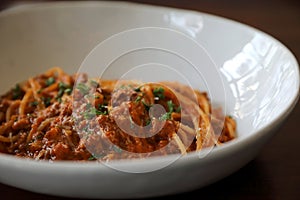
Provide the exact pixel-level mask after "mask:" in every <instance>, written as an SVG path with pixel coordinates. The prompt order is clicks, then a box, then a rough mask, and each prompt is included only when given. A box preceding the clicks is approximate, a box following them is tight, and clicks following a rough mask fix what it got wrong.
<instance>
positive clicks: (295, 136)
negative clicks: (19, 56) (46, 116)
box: [0, 0, 300, 200]
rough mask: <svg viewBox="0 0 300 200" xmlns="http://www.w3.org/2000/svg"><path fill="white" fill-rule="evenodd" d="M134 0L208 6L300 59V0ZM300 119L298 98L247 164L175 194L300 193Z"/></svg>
mask: <svg viewBox="0 0 300 200" xmlns="http://www.w3.org/2000/svg"><path fill="white" fill-rule="evenodd" d="M14 2H19V1H9V0H1V1H0V9H4V8H6V7H8V6H11V5H12V3H14ZM132 2H139V3H147V4H153V5H163V6H169V7H176V8H183V9H190V10H196V11H201V12H207V13H211V14H215V15H219V16H223V17H226V18H230V19H233V20H236V21H239V22H242V23H245V24H248V25H251V26H253V27H256V28H258V29H260V30H262V31H264V32H266V33H268V34H270V35H272V36H274V37H275V38H277V39H278V40H280V41H281V42H282V43H283V44H285V45H286V46H287V47H288V48H289V49H290V50H291V51H292V52H293V53H294V54H295V56H296V58H297V60H298V61H300V1H299V0H272V1H271V0H264V1H261V0H213V1H212V0H202V1H201V0H198V1H196V0H134V1H132ZM0 37H1V36H0ZM299 120H300V103H299V102H298V104H297V106H296V108H295V109H294V111H293V112H292V114H291V115H290V116H289V117H288V119H287V121H286V122H285V123H284V124H283V126H282V127H281V128H280V129H279V130H278V131H277V133H276V135H275V136H274V137H273V138H272V140H271V141H270V142H269V143H268V144H267V145H266V146H265V147H264V148H263V150H262V151H261V152H260V154H259V155H258V156H257V157H256V158H255V159H254V160H253V161H251V162H250V163H249V164H248V165H246V166H245V167H243V168H242V169H240V170H239V171H237V172H236V173H234V174H233V175H231V176H229V177H227V178H225V179H223V180H221V181H219V182H217V183H214V184H212V185H209V186H207V187H205V188H202V189H198V190H195V191H191V192H188V193H183V194H179V195H176V197H179V198H187V199H188V198H191V197H197V198H212V199H264V200H267V199H285V200H286V199H300V153H299V152H300V151H299V149H298V145H299V141H300V130H299V129H298V123H299V122H300V121H299ZM0 195H1V199H45V200H51V199H52V200H54V199H61V200H62V199H66V198H60V197H53V196H46V195H41V194H35V193H32V192H28V191H24V190H20V189H16V188H13V187H9V186H6V185H3V184H0ZM3 197H4V198H3ZM174 197H175V196H167V197H163V198H164V199H169V198H170V199H173V198H174Z"/></svg>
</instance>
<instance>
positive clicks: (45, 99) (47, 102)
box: [41, 97, 51, 107]
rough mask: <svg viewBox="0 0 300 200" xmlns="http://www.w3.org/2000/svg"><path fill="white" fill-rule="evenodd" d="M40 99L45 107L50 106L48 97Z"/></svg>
mask: <svg viewBox="0 0 300 200" xmlns="http://www.w3.org/2000/svg"><path fill="white" fill-rule="evenodd" d="M41 99H42V101H43V102H44V105H45V106H46V107H48V106H50V104H51V98H50V97H42V98H41Z"/></svg>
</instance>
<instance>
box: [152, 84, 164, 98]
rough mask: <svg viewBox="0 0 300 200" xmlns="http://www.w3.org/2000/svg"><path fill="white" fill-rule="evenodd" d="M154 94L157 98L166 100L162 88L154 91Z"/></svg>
mask: <svg viewBox="0 0 300 200" xmlns="http://www.w3.org/2000/svg"><path fill="white" fill-rule="evenodd" d="M153 94H154V96H155V97H158V98H159V99H164V98H165V90H164V88H162V87H158V88H155V89H154V90H153Z"/></svg>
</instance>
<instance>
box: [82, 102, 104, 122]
mask: <svg viewBox="0 0 300 200" xmlns="http://www.w3.org/2000/svg"><path fill="white" fill-rule="evenodd" d="M98 108H99V109H96V108H95V107H93V105H92V104H90V103H88V104H87V105H86V112H84V113H83V116H84V118H85V119H92V118H94V117H95V116H97V115H107V111H106V110H104V109H105V107H104V106H103V105H99V106H98Z"/></svg>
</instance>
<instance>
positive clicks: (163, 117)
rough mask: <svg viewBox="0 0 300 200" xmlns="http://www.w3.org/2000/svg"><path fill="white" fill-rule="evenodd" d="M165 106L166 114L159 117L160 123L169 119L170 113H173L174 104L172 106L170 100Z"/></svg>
mask: <svg viewBox="0 0 300 200" xmlns="http://www.w3.org/2000/svg"><path fill="white" fill-rule="evenodd" d="M167 106H168V112H166V113H165V114H163V115H162V116H161V117H159V120H161V121H164V120H168V119H171V115H172V112H173V111H174V106H175V104H173V102H172V100H170V101H167Z"/></svg>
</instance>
